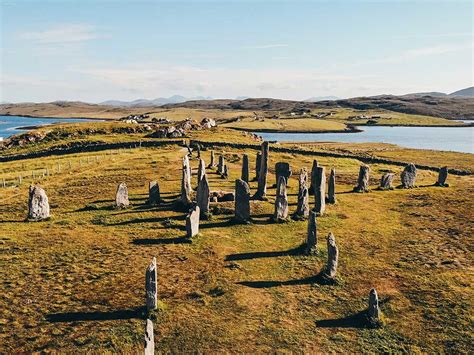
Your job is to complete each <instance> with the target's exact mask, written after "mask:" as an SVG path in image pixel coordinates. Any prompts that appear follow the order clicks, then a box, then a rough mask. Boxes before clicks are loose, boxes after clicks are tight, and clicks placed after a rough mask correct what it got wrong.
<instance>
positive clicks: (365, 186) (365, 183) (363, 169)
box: [354, 165, 370, 192]
mask: <svg viewBox="0 0 474 355" xmlns="http://www.w3.org/2000/svg"><path fill="white" fill-rule="evenodd" d="M369 172H370V167H369V166H368V165H361V166H360V169H359V177H358V179H357V186H356V187H354V192H369Z"/></svg>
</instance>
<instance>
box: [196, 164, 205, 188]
mask: <svg viewBox="0 0 474 355" xmlns="http://www.w3.org/2000/svg"><path fill="white" fill-rule="evenodd" d="M204 175H206V163H205V162H204V160H203V159H199V166H198V173H197V184H198V186H199V182H200V181H201V179H202V178H203V177H204Z"/></svg>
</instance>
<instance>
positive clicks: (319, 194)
mask: <svg viewBox="0 0 474 355" xmlns="http://www.w3.org/2000/svg"><path fill="white" fill-rule="evenodd" d="M314 211H315V212H316V214H317V215H318V216H322V215H323V214H324V211H326V168H324V167H322V166H318V167H316V175H315V184H314Z"/></svg>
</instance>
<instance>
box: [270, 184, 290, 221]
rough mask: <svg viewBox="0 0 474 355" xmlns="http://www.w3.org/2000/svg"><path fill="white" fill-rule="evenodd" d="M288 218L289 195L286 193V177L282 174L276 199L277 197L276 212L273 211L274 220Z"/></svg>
mask: <svg viewBox="0 0 474 355" xmlns="http://www.w3.org/2000/svg"><path fill="white" fill-rule="evenodd" d="M287 218H288V197H287V195H286V179H285V178H284V177H283V176H280V180H278V185H277V191H276V199H275V212H274V213H273V220H274V221H275V222H278V221H286V220H287Z"/></svg>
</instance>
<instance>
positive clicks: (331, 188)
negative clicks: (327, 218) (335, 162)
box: [328, 168, 336, 204]
mask: <svg viewBox="0 0 474 355" xmlns="http://www.w3.org/2000/svg"><path fill="white" fill-rule="evenodd" d="M328 203H331V204H334V203H336V168H332V169H331V172H330V173H329V184H328Z"/></svg>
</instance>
